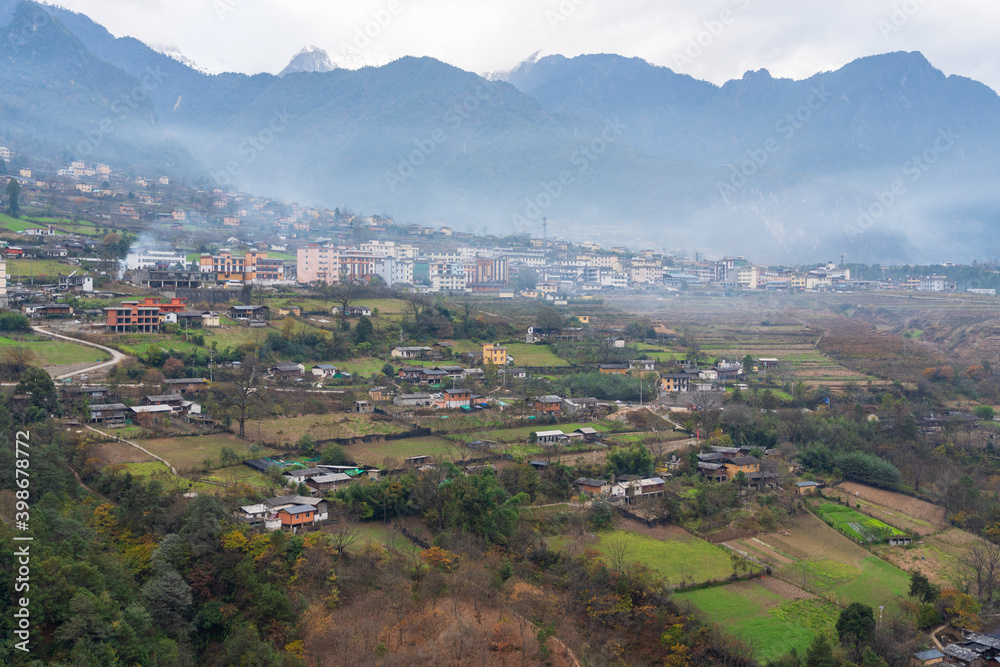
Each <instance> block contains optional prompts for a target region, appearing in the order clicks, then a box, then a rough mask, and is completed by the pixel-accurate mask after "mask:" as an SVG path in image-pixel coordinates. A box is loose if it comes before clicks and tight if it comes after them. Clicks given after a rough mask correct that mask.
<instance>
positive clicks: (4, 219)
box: [0, 213, 43, 232]
mask: <svg viewBox="0 0 1000 667" xmlns="http://www.w3.org/2000/svg"><path fill="white" fill-rule="evenodd" d="M0 225H3V226H4V227H6V228H7V229H9V230H10V231H12V232H23V231H24V230H25V229H28V228H29V227H42V226H43V225H40V224H38V223H37V222H28V221H27V220H19V219H17V218H12V217H10V216H9V215H4V214H3V213H0Z"/></svg>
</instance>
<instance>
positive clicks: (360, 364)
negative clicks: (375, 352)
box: [320, 358, 385, 375]
mask: <svg viewBox="0 0 1000 667" xmlns="http://www.w3.org/2000/svg"><path fill="white" fill-rule="evenodd" d="M320 363H323V362H320ZM326 363H331V364H333V365H334V366H336V367H337V368H339V369H341V370H345V371H347V372H348V373H350V374H351V375H375V374H378V373H381V372H382V367H383V366H385V361H383V360H382V359H375V358H366V359H352V360H350V361H330V362H326Z"/></svg>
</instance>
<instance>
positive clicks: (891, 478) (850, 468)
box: [834, 452, 903, 489]
mask: <svg viewBox="0 0 1000 667" xmlns="http://www.w3.org/2000/svg"><path fill="white" fill-rule="evenodd" d="M834 466H835V467H836V468H837V469H839V470H840V471H841V473H843V475H844V478H845V479H850V480H853V481H855V482H861V483H862V484H871V485H872V486H879V487H882V488H885V489H896V488H899V485H900V484H901V483H902V481H903V476H902V475H901V474H900V473H899V469H898V468H897V467H896V466H894V465H892V464H891V463H889V462H888V461H886V460H885V459H881V458H879V457H877V456H875V455H874V454H864V453H861V452H851V453H850V454H841V455H839V456H837V457H836V458H835V459H834Z"/></svg>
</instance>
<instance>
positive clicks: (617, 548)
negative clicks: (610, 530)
mask: <svg viewBox="0 0 1000 667" xmlns="http://www.w3.org/2000/svg"><path fill="white" fill-rule="evenodd" d="M607 544H608V546H607V550H606V552H605V553H607V556H608V560H609V561H610V563H609V564H610V565H611V569H612V570H614V571H615V572H624V571H625V566H626V565H628V559H629V547H628V538H626V537H625V533H621V532H619V533H615V534H614V535H613V536H612V537H611V538H610V539H608V542H607Z"/></svg>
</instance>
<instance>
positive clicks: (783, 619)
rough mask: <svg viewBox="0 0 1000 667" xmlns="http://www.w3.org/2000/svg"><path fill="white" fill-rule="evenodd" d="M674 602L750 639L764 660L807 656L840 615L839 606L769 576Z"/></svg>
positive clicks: (687, 595) (681, 596)
mask: <svg viewBox="0 0 1000 667" xmlns="http://www.w3.org/2000/svg"><path fill="white" fill-rule="evenodd" d="M676 598H677V599H678V600H683V601H687V602H689V603H691V604H692V605H694V606H695V607H697V608H698V609H700V610H701V611H702V612H703V613H704V614H705V616H706V617H708V618H709V619H711V620H714V621H715V622H717V623H719V624H720V625H722V626H723V627H724V628H725V629H726V630H728V631H729V632H731V633H732V634H734V635H735V636H737V637H739V638H740V639H742V640H744V641H746V642H747V643H748V644H749V645H750V646H752V647H753V648H754V657H755V658H756V659H757V660H758V661H760V662H766V661H768V660H773V659H775V658H778V657H780V656H782V655H784V654H786V653H788V652H789V651H791V649H793V648H794V649H796V651H798V652H799V654H800V655H801V654H804V653H805V650H806V648H807V647H808V646H809V644H810V643H811V642H812V640H813V638H815V636H816V635H817V634H818V633H823V632H826V633H829V632H831V631H832V630H833V627H834V624H835V623H836V620H837V615H838V614H839V612H840V610H839V609H838V608H837V606H836V605H834V604H832V603H830V602H827V601H826V600H823V599H821V598H817V597H815V596H813V595H811V594H810V593H807V592H805V591H803V590H801V589H799V588H796V587H795V586H792V585H789V584H787V583H785V582H782V581H780V580H777V579H774V578H770V577H769V578H765V579H760V580H754V581H744V582H739V583H736V584H729V585H728V586H719V587H716V588H706V589H702V590H698V591H689V592H684V593H678V594H677V595H676Z"/></svg>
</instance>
